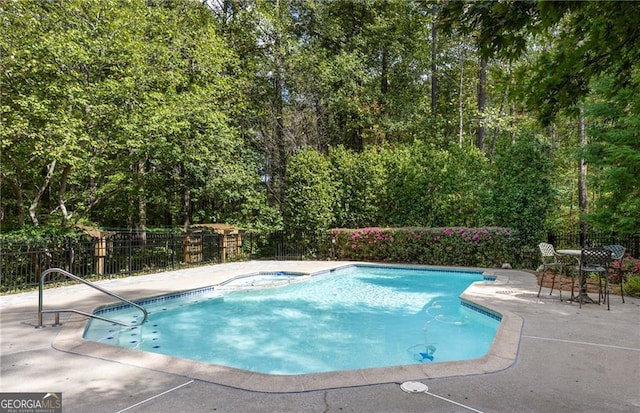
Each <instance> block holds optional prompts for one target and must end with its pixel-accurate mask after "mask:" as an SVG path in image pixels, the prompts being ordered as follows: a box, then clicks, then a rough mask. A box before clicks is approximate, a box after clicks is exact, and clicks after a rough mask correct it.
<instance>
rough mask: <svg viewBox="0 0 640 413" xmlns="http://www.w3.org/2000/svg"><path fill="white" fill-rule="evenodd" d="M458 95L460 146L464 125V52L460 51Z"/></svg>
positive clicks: (460, 144)
mask: <svg viewBox="0 0 640 413" xmlns="http://www.w3.org/2000/svg"><path fill="white" fill-rule="evenodd" d="M459 93H460V94H459V95H458V119H459V125H458V126H459V127H458V145H459V146H462V140H463V131H464V125H463V121H462V114H463V113H464V110H463V109H464V50H462V49H460V91H459Z"/></svg>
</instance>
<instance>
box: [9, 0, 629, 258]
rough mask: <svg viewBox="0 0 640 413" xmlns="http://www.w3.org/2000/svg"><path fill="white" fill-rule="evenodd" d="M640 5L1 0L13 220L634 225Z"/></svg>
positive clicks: (529, 236) (16, 226)
mask: <svg viewBox="0 0 640 413" xmlns="http://www.w3.org/2000/svg"><path fill="white" fill-rule="evenodd" d="M639 16H640V3H637V2H548V1H527V2H515V1H509V0H501V1H477V2H439V1H433V2H431V1H427V2H422V1H407V0H358V1H355V0H336V1H318V0H277V1H276V0H273V1H270V0H265V1H262V0H260V1H256V0H243V1H230V0H211V1H208V2H204V3H203V2H197V1H193V0H175V1H147V2H139V1H134V2H129V1H116V0H113V1H96V0H70V1H66V2H45V1H38V0H17V1H3V2H2V8H1V10H0V24H1V25H2V27H3V30H2V31H0V56H2V59H1V61H0V90H1V91H2V100H1V101H0V116H1V120H2V121H1V122H0V136H1V139H2V141H1V151H2V152H1V154H0V156H1V158H0V193H1V198H0V223H1V225H2V230H3V232H7V231H11V230H22V231H23V232H29V231H30V230H31V228H46V230H47V231H49V230H50V229H51V228H68V227H72V226H73V225H75V224H88V225H93V226H102V227H138V228H146V227H154V226H155V227H162V226H169V227H178V226H180V227H188V226H189V225H191V224H193V223H203V222H225V223H231V224H238V225H241V226H244V227H247V228H254V229H262V230H270V229H275V228H287V229H304V230H307V229H323V228H331V227H350V228H358V227H381V226H394V227H406V226H420V227H476V228H480V227H484V226H501V227H508V228H510V229H512V230H513V231H514V234H518V236H519V237H522V240H524V242H527V243H531V244H532V245H535V243H536V241H537V240H538V239H539V238H540V237H541V236H542V235H541V234H543V233H544V231H545V230H548V229H553V228H569V227H571V226H573V225H575V224H576V223H578V222H579V221H581V220H585V219H586V220H588V222H589V223H590V224H591V225H592V226H593V227H596V228H601V229H612V230H616V231H619V232H625V233H632V232H637V231H638V228H640V202H639V201H638V200H639V199H640V196H639V195H640V193H639V192H638V191H639V190H640V179H638V177H639V176H640V155H639V153H640V147H639V146H638V145H639V143H638V142H640V137H639V136H638V130H639V128H638V125H640V101H639V98H638V97H639V96H640V75H639V73H640V67H639V65H638V62H639V61H640V59H639V58H640V43H639V42H637V41H636V39H637V38H638V37H639V35H640V33H639V30H640V17H639ZM578 106H580V107H581V108H583V109H584V111H583V113H584V115H585V116H586V124H587V125H588V128H587V135H588V141H589V142H588V144H587V145H586V146H585V147H583V148H581V147H580V146H579V136H578V128H577V124H578V116H577V113H578V112H577V107H578ZM580 158H583V159H585V160H586V161H587V164H588V167H589V169H588V177H589V179H588V187H587V188H588V200H589V207H588V208H584V209H583V210H582V211H579V212H576V211H578V208H577V207H576V206H575V205H576V204H577V196H576V192H577V185H576V181H577V180H578V173H579V172H578V170H577V169H576V165H577V163H578V159H580ZM582 212H585V213H586V214H585V215H583V216H581V215H580V214H579V213H582ZM54 232H55V230H54Z"/></svg>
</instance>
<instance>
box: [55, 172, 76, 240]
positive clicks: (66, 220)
mask: <svg viewBox="0 0 640 413" xmlns="http://www.w3.org/2000/svg"><path fill="white" fill-rule="evenodd" d="M71 169H73V168H72V166H71V165H66V166H65V167H64V169H63V170H62V177H60V188H58V206H59V207H60V212H61V213H62V226H63V227H66V226H67V225H68V224H69V220H70V219H71V215H73V214H69V213H68V212H67V206H66V205H65V204H64V195H65V192H66V191H67V179H68V178H69V174H70V173H71Z"/></svg>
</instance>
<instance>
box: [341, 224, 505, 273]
mask: <svg viewBox="0 0 640 413" xmlns="http://www.w3.org/2000/svg"><path fill="white" fill-rule="evenodd" d="M332 235H333V238H334V239H335V252H336V258H337V259H342V260H356V261H384V262H402V263H413V264H429V265H453V266H471V267H487V268H496V267H497V268H499V267H501V266H502V264H503V263H513V262H515V261H514V260H516V256H515V252H514V251H516V249H515V248H514V247H515V237H513V236H512V233H511V231H509V230H508V229H507V228H501V227H485V228H358V229H334V230H332Z"/></svg>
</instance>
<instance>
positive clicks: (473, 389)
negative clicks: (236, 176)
mask: <svg viewBox="0 0 640 413" xmlns="http://www.w3.org/2000/svg"><path fill="white" fill-rule="evenodd" d="M346 264H352V263H340V262H329V261H324V262H315V261H314V262H310V261H309V262H307V261H295V262H285V261H267V262H263V261H252V262H247V263H230V264H220V265H214V266H208V267H198V268H189V269H184V270H179V271H171V272H164V273H159V274H153V275H146V276H137V277H129V278H124V279H114V280H107V281H103V282H100V283H99V284H100V285H101V286H102V287H104V288H107V289H109V290H111V291H114V292H115V293H117V294H119V295H121V296H123V297H125V298H127V299H139V298H144V297H150V296H155V295H160V294H165V293H169V292H174V291H178V290H187V289H191V288H197V287H203V286H209V285H215V284H219V283H221V282H223V281H225V280H227V279H229V278H231V277H234V276H237V275H240V274H248V273H254V272H259V271H296V272H307V273H310V272H317V271H322V270H326V269H330V268H334V267H337V266H342V265H346ZM489 271H490V272H491V273H495V274H496V275H497V276H498V280H497V282H495V283H493V284H489V283H481V284H484V285H480V286H478V287H475V286H474V287H472V288H471V289H469V290H467V292H466V293H465V296H464V298H465V299H467V300H471V301H473V302H475V303H476V304H477V305H480V306H483V307H486V308H489V309H493V310H495V311H498V312H500V313H502V314H503V316H506V317H505V318H504V319H503V325H502V326H501V331H500V332H499V335H500V337H499V339H498V340H496V342H497V343H498V344H497V345H494V346H493V347H492V351H491V352H490V354H489V355H487V356H486V357H483V358H482V359H478V360H475V361H470V362H458V363H439V364H437V363H436V364H428V365H412V366H403V367H398V368H391V369H370V370H359V371H351V372H341V373H326V374H325V373H323V374H319V375H318V374H314V375H305V376H268V375H259V374H252V373H247V372H241V371H238V370H233V369H226V368H221V367H218V366H211V365H206V364H202V363H197V362H188V361H184V360H176V359H173V358H170V357H166V356H161V355H154V354H149V353H142V352H137V351H135V350H127V349H121V348H117V347H111V346H106V345H100V344H98V343H92V342H87V341H84V340H82V339H81V337H79V336H78V335H79V334H80V336H81V334H82V331H83V329H84V326H85V324H86V319H84V318H82V317H79V316H76V315H69V314H62V315H61V320H62V322H63V326H62V327H51V323H52V321H53V316H52V315H51V314H47V315H45V323H46V324H47V327H46V328H41V329H36V328H34V327H35V326H36V324H37V306H38V293H37V291H36V292H28V293H23V294H16V295H7V296H2V297H0V300H1V305H0V315H1V318H0V323H1V324H0V325H1V333H0V338H1V342H0V350H1V356H0V363H1V364H0V391H1V392H62V399H63V411H65V412H119V411H127V412H173V411H192V412H204V411H216V412H227V411H228V412H254V411H256V412H261V411H269V412H275V411H280V412H365V411H366V412H423V411H437V412H463V411H480V412H521V411H522V412H524V411H528V412H549V411H568V412H572V411H575V412H582V411H592V410H593V411H598V410H599V411H607V412H618V411H619V412H628V411H639V410H640V317H639V316H640V300H639V299H637V298H631V297H625V301H626V303H625V304H622V302H621V300H620V296H619V295H617V296H612V300H611V301H612V304H611V311H607V310H606V307H604V306H598V305H597V304H587V305H584V306H583V307H582V309H579V308H578V305H577V304H570V303H567V302H560V300H559V299H558V295H557V292H554V294H553V295H552V296H549V294H548V290H543V295H542V296H541V298H537V297H536V294H537V285H536V279H535V276H534V275H533V274H531V273H528V272H523V271H515V270H489ZM44 297H45V299H44V302H45V308H53V307H74V308H79V309H82V310H88V311H91V310H93V309H94V308H95V307H98V306H100V305H105V304H108V303H112V302H114V300H113V299H112V298H110V297H108V296H106V295H103V294H101V293H100V292H98V291H95V290H92V289H91V288H89V287H87V286H83V285H74V286H67V287H59V288H51V289H47V290H46V291H45V295H44ZM408 380H411V381H420V382H422V383H424V384H426V385H427V386H428V388H429V390H428V392H427V393H417V394H409V393H405V392H403V391H402V390H401V389H400V386H399V384H401V383H402V382H404V381H408Z"/></svg>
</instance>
